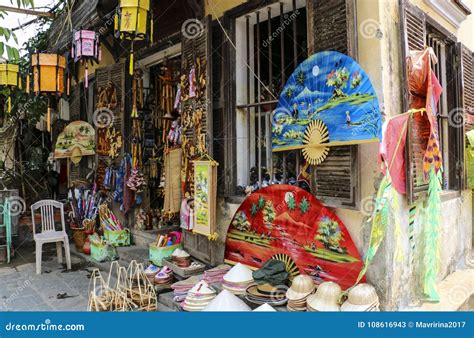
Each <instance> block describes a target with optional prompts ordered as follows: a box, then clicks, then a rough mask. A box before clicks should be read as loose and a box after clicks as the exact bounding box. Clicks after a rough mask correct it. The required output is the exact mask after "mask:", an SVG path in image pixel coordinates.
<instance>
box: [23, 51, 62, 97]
mask: <svg viewBox="0 0 474 338" xmlns="http://www.w3.org/2000/svg"><path fill="white" fill-rule="evenodd" d="M31 66H32V68H33V91H34V92H35V93H37V94H40V93H49V94H55V95H61V94H63V93H64V87H65V85H64V70H65V69H66V58H65V57H64V56H60V55H57V54H43V53H37V54H33V55H32V56H31Z"/></svg>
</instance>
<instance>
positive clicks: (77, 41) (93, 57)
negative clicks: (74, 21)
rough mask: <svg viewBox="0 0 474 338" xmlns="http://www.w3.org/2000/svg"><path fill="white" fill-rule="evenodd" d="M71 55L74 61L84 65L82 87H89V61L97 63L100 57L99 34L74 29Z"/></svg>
mask: <svg viewBox="0 0 474 338" xmlns="http://www.w3.org/2000/svg"><path fill="white" fill-rule="evenodd" d="M71 56H72V57H73V58H74V62H81V64H82V65H84V67H85V70H84V87H85V88H88V87H89V62H91V63H92V64H94V62H95V63H99V62H100V60H101V58H102V52H101V49H100V42H99V34H98V33H96V32H94V31H89V30H79V31H74V32H73V34H72V48H71Z"/></svg>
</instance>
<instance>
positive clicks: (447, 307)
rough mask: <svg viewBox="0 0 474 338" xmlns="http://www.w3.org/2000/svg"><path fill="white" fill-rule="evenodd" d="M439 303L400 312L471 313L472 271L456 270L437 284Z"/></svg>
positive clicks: (472, 296)
mask: <svg viewBox="0 0 474 338" xmlns="http://www.w3.org/2000/svg"><path fill="white" fill-rule="evenodd" d="M438 292H439V298H440V301H439V302H438V303H423V304H422V305H421V306H418V307H412V308H407V309H403V310H402V311H473V310H474V269H464V270H457V271H455V272H453V273H452V274H450V275H449V276H447V277H446V278H445V279H444V280H442V281H441V282H440V283H439V284H438Z"/></svg>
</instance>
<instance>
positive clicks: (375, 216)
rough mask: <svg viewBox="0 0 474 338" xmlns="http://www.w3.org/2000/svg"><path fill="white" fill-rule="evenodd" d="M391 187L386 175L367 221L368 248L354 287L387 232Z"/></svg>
mask: <svg viewBox="0 0 474 338" xmlns="http://www.w3.org/2000/svg"><path fill="white" fill-rule="evenodd" d="M391 187H392V184H391V182H390V177H389V175H388V173H387V174H386V175H385V176H384V177H383V179H382V182H380V187H379V190H378V192H377V196H376V198H375V207H374V211H373V212H372V216H371V218H370V219H369V221H370V222H371V224H372V229H371V232H370V240H369V248H368V249H367V253H366V254H365V259H364V266H363V267H362V270H361V271H360V273H359V276H358V277H357V280H356V282H355V283H354V285H357V284H358V283H359V282H360V281H361V280H362V278H363V277H364V275H365V273H366V272H367V268H368V266H369V264H370V263H371V262H372V260H373V259H374V257H375V254H376V253H377V250H378V249H379V246H380V244H381V243H382V241H383V239H384V237H385V233H386V231H387V225H388V222H389V219H390V197H391Z"/></svg>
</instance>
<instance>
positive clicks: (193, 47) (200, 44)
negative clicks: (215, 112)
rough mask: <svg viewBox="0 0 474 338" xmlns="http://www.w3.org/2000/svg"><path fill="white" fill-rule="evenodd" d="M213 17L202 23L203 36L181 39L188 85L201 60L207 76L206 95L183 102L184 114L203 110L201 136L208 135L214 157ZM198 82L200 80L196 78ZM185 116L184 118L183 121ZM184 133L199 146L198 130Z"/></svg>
mask: <svg viewBox="0 0 474 338" xmlns="http://www.w3.org/2000/svg"><path fill="white" fill-rule="evenodd" d="M211 22H212V21H211V17H210V16H207V17H206V18H204V19H203V20H202V21H201V23H202V28H203V30H202V32H201V34H199V35H197V36H193V37H189V38H188V37H186V36H185V35H183V36H182V39H181V53H182V54H181V74H184V75H185V76H186V83H187V82H188V75H189V71H190V70H191V68H192V67H193V66H194V67H196V74H197V71H198V70H197V64H196V61H197V59H198V58H199V59H200V62H201V67H203V68H204V71H205V74H206V88H205V95H202V96H201V97H200V98H198V99H196V98H192V99H188V100H186V101H184V102H183V107H182V109H183V114H186V113H187V112H194V111H195V110H196V109H202V111H203V115H202V122H201V126H202V129H201V135H202V134H205V135H206V147H207V153H208V154H209V155H212V142H211V141H212V80H211V78H212V77H211V73H212V71H211V70H212V62H211V61H212V58H211V57H210V56H211V55H212V50H211V43H212V25H211ZM196 77H197V76H196ZM196 80H198V79H197V78H196ZM184 119H185V116H183V120H184ZM183 131H184V133H185V135H186V137H187V138H188V139H189V140H190V141H192V142H194V143H195V144H197V141H198V138H199V136H200V135H198V134H197V130H196V128H187V127H186V126H184V128H183Z"/></svg>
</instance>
